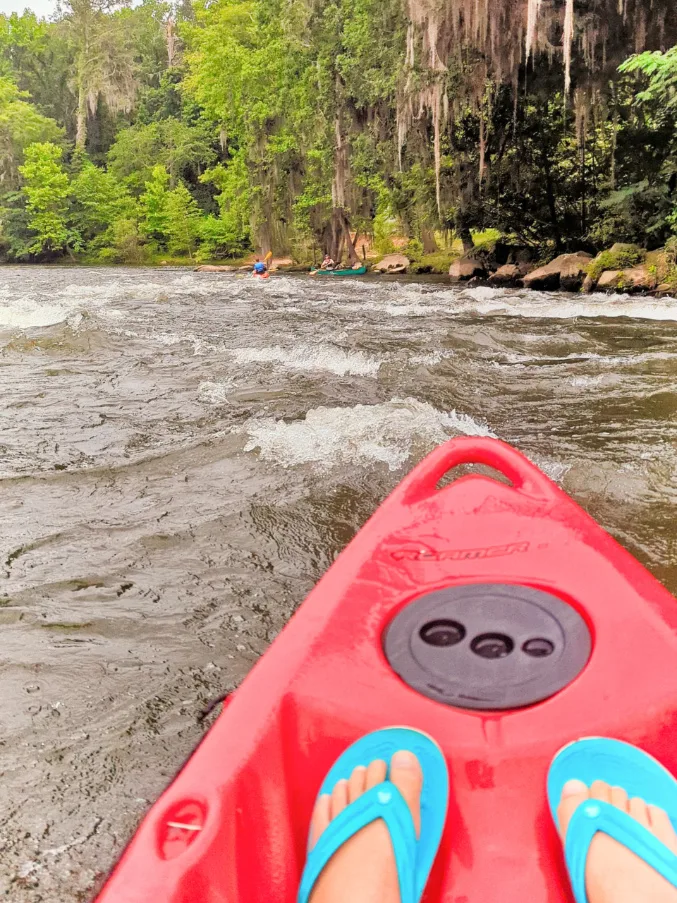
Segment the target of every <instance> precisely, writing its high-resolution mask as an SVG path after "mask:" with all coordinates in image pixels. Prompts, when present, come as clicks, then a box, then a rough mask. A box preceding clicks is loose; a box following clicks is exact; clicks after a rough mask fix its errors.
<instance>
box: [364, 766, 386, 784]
mask: <svg viewBox="0 0 677 903" xmlns="http://www.w3.org/2000/svg"><path fill="white" fill-rule="evenodd" d="M387 773H388V766H387V765H386V763H385V762H384V761H383V759H374V761H373V762H370V763H369V765H368V766H367V775H366V780H365V788H366V789H367V790H371V788H372V787H375V786H376V785H377V784H381V783H382V782H383V781H385V779H386V775H387Z"/></svg>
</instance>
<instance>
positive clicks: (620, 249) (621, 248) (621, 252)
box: [609, 241, 644, 257]
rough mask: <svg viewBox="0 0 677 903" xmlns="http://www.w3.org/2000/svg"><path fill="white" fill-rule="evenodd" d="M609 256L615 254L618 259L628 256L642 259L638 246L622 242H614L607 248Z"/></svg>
mask: <svg viewBox="0 0 677 903" xmlns="http://www.w3.org/2000/svg"><path fill="white" fill-rule="evenodd" d="M609 254H615V255H616V256H619V257H622V256H628V255H630V254H632V255H636V257H644V251H643V250H642V249H641V248H640V246H639V245H631V244H627V243H626V242H623V241H616V242H614V243H613V244H612V245H611V247H610V248H609Z"/></svg>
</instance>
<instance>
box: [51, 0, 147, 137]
mask: <svg viewBox="0 0 677 903" xmlns="http://www.w3.org/2000/svg"><path fill="white" fill-rule="evenodd" d="M114 5H115V4H114V0H68V6H67V12H66V14H65V16H64V21H65V23H66V24H67V26H68V28H69V32H70V37H71V40H72V42H73V45H74V51H75V52H74V73H73V82H74V85H75V89H76V92H77V108H76V120H75V121H76V130H75V146H76V148H78V149H80V150H84V149H85V145H86V143H87V118H88V114H91V115H94V114H95V113H96V111H97V106H98V103H99V100H100V99H102V100H103V101H104V102H105V104H106V105H107V106H108V108H109V109H110V110H111V112H113V113H116V112H118V111H121V112H125V113H128V112H129V111H130V110H131V108H132V104H133V102H134V98H135V96H136V91H137V88H138V85H137V81H136V78H135V60H134V44H133V35H132V33H131V32H130V29H129V28H128V27H127V19H126V17H125V16H122V15H120V14H118V13H115V12H111V9H112V8H114Z"/></svg>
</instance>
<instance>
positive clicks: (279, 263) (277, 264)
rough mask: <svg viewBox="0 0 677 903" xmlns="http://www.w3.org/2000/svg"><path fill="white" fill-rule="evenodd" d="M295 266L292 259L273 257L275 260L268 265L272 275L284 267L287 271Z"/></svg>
mask: <svg viewBox="0 0 677 903" xmlns="http://www.w3.org/2000/svg"><path fill="white" fill-rule="evenodd" d="M293 265H294V261H293V260H292V259H291V257H273V259H272V260H271V261H270V263H269V264H268V269H269V270H270V272H271V273H274V272H275V270H279V269H280V268H282V267H284V269H285V270H286V269H287V268H288V267H291V266H293Z"/></svg>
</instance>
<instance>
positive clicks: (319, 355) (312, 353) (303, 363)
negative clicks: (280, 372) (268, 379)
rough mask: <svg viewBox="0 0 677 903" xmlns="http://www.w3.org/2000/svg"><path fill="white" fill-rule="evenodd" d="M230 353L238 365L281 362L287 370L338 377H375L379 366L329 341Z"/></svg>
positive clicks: (237, 350)
mask: <svg viewBox="0 0 677 903" xmlns="http://www.w3.org/2000/svg"><path fill="white" fill-rule="evenodd" d="M232 354H233V356H234V358H235V360H236V361H237V362H238V363H240V364H282V366H283V367H286V368H287V369H289V370H299V371H311V372H312V371H317V370H323V371H327V372H329V373H335V374H336V375H337V376H347V375H350V376H376V375H377V373H378V371H379V368H380V366H381V361H376V360H374V359H373V358H369V357H367V356H366V355H364V354H362V353H361V352H359V351H344V350H343V349H342V348H339V347H338V346H336V345H329V344H317V345H308V344H305V343H302V344H300V345H296V346H294V347H293V348H282V347H281V346H280V345H272V346H269V347H267V348H236V349H235V350H233V351H232Z"/></svg>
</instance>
